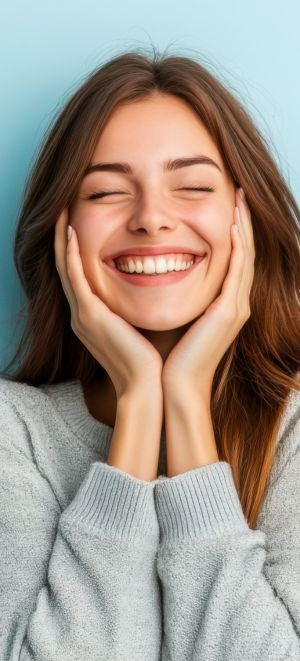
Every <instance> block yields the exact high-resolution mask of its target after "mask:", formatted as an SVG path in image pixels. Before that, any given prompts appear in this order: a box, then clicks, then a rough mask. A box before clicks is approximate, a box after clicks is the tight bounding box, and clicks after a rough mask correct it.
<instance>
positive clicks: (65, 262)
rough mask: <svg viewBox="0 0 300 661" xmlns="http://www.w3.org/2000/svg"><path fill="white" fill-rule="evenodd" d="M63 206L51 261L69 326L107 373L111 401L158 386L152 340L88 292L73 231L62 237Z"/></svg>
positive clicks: (65, 213) (65, 222) (159, 362)
mask: <svg viewBox="0 0 300 661" xmlns="http://www.w3.org/2000/svg"><path fill="white" fill-rule="evenodd" d="M67 225H68V209H64V211H63V212H62V213H61V215H60V217H59V219H58V221H57V222H56V225H55V242H54V246H55V262H56V268H57V270H58V273H59V276H60V279H61V282H62V286H63V290H64V292H65V295H66V297H67V299H68V302H69V305H70V309H71V328H72V329H73V331H74V333H75V334H76V335H77V337H78V338H79V340H80V341H81V342H82V343H83V344H84V345H85V346H86V348H87V349H88V351H89V352H90V353H91V354H92V355H93V356H94V358H95V359H96V360H97V361H98V363H99V364H100V365H102V366H103V367H104V369H105V370H106V372H107V373H108V374H109V376H110V378H111V380H112V383H113V385H114V387H115V390H116V396H117V400H119V398H120V397H121V396H122V395H123V394H124V393H127V392H128V391H129V392H131V391H132V389H134V390H137V388H138V389H139V388H142V387H143V385H145V386H147V389H148V391H149V385H150V384H151V381H153V379H154V380H155V383H154V387H155V388H160V389H161V371H162V364H163V363H162V358H161V356H160V354H159V353H158V351H156V349H155V348H154V347H153V345H152V344H151V343H150V342H149V341H148V340H147V339H146V338H144V337H143V335H141V333H139V332H138V331H137V330H135V328H134V327H133V326H131V325H130V324H129V323H127V322H126V321H125V320H124V319H123V318H121V317H119V316H118V315H117V314H115V313H114V312H112V311H111V310H110V308H109V307H108V306H107V305H105V303H104V302H103V301H102V300H101V299H100V298H99V297H98V296H96V294H94V293H93V292H92V290H91V288H90V286H89V283H88V281H87V279H86V277H85V274H84V270H83V265H82V261H81V257H80V252H79V245H78V240H77V235H76V232H75V230H74V228H73V231H72V236H71V239H70V241H68V240H67Z"/></svg>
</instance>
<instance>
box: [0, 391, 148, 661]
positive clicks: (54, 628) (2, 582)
mask: <svg viewBox="0 0 300 661" xmlns="http://www.w3.org/2000/svg"><path fill="white" fill-rule="evenodd" d="M0 407H1V417H0V421H1V422H0V547H1V560H0V613H1V637H0V657H1V659H3V661H4V660H5V661H6V660H7V661H8V660H9V661H17V660H18V661H19V659H20V658H22V659H24V661H25V659H26V660H27V659H28V661H29V659H33V658H34V659H35V660H36V661H42V660H43V661H46V659H47V661H83V659H88V661H93V660H95V661H96V660H97V661H101V660H102V659H103V661H104V660H105V661H109V660H110V659H111V660H113V659H118V661H119V660H120V661H121V660H124V661H125V660H126V661H127V660H128V661H129V660H130V661H132V660H133V659H139V660H142V659H145V661H146V660H147V661H149V659H153V660H154V659H155V660H156V661H157V660H158V659H159V654H160V639H161V631H160V602H159V587H158V584H157V577H156V570H155V558H156V550H157V544H158V534H159V530H158V523H157V518H156V513H155V508H154V499H153V485H152V483H151V482H149V481H145V480H142V479H139V478H136V477H134V476H132V475H130V474H128V473H126V472H123V471H122V470H121V469H119V468H117V467H114V466H109V465H107V464H103V463H101V462H94V463H92V464H91V465H90V467H89V470H88V471H87V474H86V476H85V478H84V480H83V482H82V483H81V485H80V488H79V489H78V491H77V493H76V495H75V497H74V499H73V500H72V502H71V503H70V504H69V505H68V507H66V509H65V510H64V511H61V508H60V505H59V502H58V501H57V499H56V496H55V494H54V492H53V490H52V488H51V485H50V484H49V481H48V480H47V479H46V478H45V476H44V475H43V474H41V473H40V471H39V469H38V466H37V465H36V462H35V457H34V456H33V453H32V445H31V442H30V436H29V431H28V429H27V428H26V425H25V424H24V421H23V420H22V418H21V417H20V415H19V413H18V410H17V408H16V407H15V406H14V405H13V404H12V403H11V402H8V401H4V399H3V395H2V396H1V404H0ZM135 411H136V419H137V425H138V424H139V428H140V426H141V420H143V417H139V414H140V416H142V415H143V416H144V415H145V409H144V407H143V409H140V408H139V401H138V400H135ZM118 424H119V425H121V427H124V426H125V423H124V422H123V421H121V420H120V419H119V420H118ZM131 431H132V433H134V429H133V427H131Z"/></svg>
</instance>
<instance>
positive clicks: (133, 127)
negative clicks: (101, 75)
mask: <svg viewBox="0 0 300 661" xmlns="http://www.w3.org/2000/svg"><path fill="white" fill-rule="evenodd" d="M200 152H201V153H203V154H205V155H206V156H210V157H211V158H213V159H214V160H215V161H217V163H218V164H219V165H220V166H221V167H222V166H223V164H222V159H221V156H220V154H219V151H218V149H217V146H216V145H215V143H214V141H213V140H212V137H211V135H210V133H209V132H208V130H207V129H206V127H205V126H204V124H203V122H202V121H201V119H200V118H199V117H198V115H197V114H196V112H195V111H194V110H193V109H192V108H191V106H189V104H188V103H187V102H185V101H184V100H183V99H180V98H178V97H176V96H174V95H169V94H158V95H156V96H154V97H150V98H146V99H139V100H137V101H134V102H131V103H126V104H124V105H121V106H118V107H117V108H116V109H115V110H114V111H113V113H112V114H111V116H110V118H109V120H108V122H107V124H106V126H105V128H104V130H103V131H102V133H101V135H100V137H99V140H98V143H97V146H96V149H95V152H94V156H93V161H94V162H95V160H97V159H99V160H100V159H101V160H103V159H104V158H105V159H109V160H124V161H128V160H130V161H131V162H133V163H134V162H135V161H136V162H137V163H140V164H142V163H143V162H145V161H147V162H149V159H150V160H151V162H152V161H163V160H164V159H167V158H171V157H172V156H173V155H174V158H175V157H178V155H181V154H182V156H187V155H190V156H193V155H194V154H196V153H200ZM216 172H217V170H216Z"/></svg>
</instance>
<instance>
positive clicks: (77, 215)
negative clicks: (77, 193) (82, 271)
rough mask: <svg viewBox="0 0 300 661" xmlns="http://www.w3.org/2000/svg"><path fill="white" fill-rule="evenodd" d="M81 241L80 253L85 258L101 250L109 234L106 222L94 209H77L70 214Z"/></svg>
mask: <svg viewBox="0 0 300 661" xmlns="http://www.w3.org/2000/svg"><path fill="white" fill-rule="evenodd" d="M70 218H71V224H72V226H73V227H74V228H75V230H76V233H77V238H78V242H79V248H80V254H81V255H82V257H83V258H87V257H88V256H90V257H91V256H93V255H94V254H96V253H99V252H101V249H102V246H103V244H104V243H105V241H106V238H107V236H108V234H109V232H108V231H105V227H107V225H105V224H104V223H101V219H99V213H98V214H97V211H96V210H95V209H94V210H93V209H87V208H85V209H83V208H81V209H79V208H78V209H76V210H75V212H74V213H73V214H72V216H70Z"/></svg>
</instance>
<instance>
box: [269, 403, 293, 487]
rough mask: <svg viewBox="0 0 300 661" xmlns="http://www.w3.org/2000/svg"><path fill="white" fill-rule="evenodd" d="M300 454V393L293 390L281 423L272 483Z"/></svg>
mask: <svg viewBox="0 0 300 661" xmlns="http://www.w3.org/2000/svg"><path fill="white" fill-rule="evenodd" d="M299 452H300V391H298V390H291V391H290V393H289V396H288V398H287V402H286V407H285V410H284V413H283V416H282V418H281V421H280V426H279V431H278V436H277V444H276V454H275V460H274V464H273V467H272V470H271V474H270V482H273V480H275V479H277V478H278V476H279V475H280V474H281V472H282V470H283V469H284V467H286V466H287V465H288V464H289V463H291V462H293V461H294V457H295V456H296V455H297V456H298V454H299Z"/></svg>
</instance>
